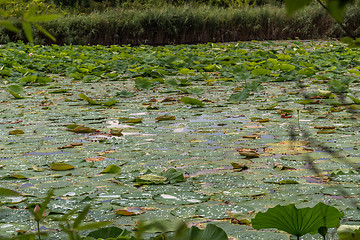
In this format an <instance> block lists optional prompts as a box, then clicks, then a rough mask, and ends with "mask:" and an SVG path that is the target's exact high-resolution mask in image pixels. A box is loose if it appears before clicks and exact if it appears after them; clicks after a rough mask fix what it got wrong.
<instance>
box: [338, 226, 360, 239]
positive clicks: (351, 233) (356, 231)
mask: <svg viewBox="0 0 360 240" xmlns="http://www.w3.org/2000/svg"><path fill="white" fill-rule="evenodd" d="M337 234H338V236H339V238H340V240H357V239H360V226H359V225H341V226H340V227H339V228H338V229H337Z"/></svg>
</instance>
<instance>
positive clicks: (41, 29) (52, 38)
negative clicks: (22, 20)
mask: <svg viewBox="0 0 360 240" xmlns="http://www.w3.org/2000/svg"><path fill="white" fill-rule="evenodd" d="M33 25H34V26H35V27H36V28H37V29H38V30H39V31H40V32H42V33H43V34H44V35H45V36H47V37H48V38H50V39H51V40H53V41H54V42H56V38H55V37H54V36H53V35H51V34H50V33H49V32H48V31H46V30H45V29H44V28H43V27H42V26H40V25H39V24H36V23H33Z"/></svg>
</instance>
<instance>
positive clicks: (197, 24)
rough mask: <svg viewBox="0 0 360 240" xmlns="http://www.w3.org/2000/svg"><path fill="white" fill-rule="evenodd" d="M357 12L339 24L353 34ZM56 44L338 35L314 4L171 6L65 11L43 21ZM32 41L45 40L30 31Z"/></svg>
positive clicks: (11, 37)
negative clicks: (289, 10) (293, 10)
mask: <svg viewBox="0 0 360 240" xmlns="http://www.w3.org/2000/svg"><path fill="white" fill-rule="evenodd" d="M359 18H360V16H359V13H358V11H357V8H352V10H350V11H349V12H348V14H347V18H346V20H345V24H346V25H347V26H349V29H350V30H351V31H352V32H354V33H355V34H357V33H358V32H359V30H358V24H356V23H358V22H359V21H358V20H357V19H359ZM43 26H44V27H45V28H46V29H47V30H48V31H49V32H50V33H52V34H53V35H54V36H55V37H56V39H57V42H56V43H57V44H90V45H95V44H103V45H112V44H132V45H139V44H150V45H165V44H180V43H202V42H230V41H247V40H274V39H294V38H299V39H317V38H339V37H342V36H344V33H343V31H342V30H341V29H340V27H339V26H338V25H337V24H336V23H334V21H333V20H332V19H331V18H330V17H329V16H328V14H327V13H326V12H325V11H324V10H322V9H320V8H319V7H314V6H312V7H309V8H307V9H305V10H304V11H301V12H299V13H298V14H296V15H295V16H292V17H288V16H287V14H286V12H285V9H284V8H279V7H275V6H261V7H252V8H242V9H241V8H239V9H235V8H226V9H224V8H220V7H214V6H206V5H203V6H197V7H193V6H189V5H183V6H172V5H167V6H166V7H164V8H161V9H159V8H146V9H140V10H139V9H129V8H128V9H117V10H114V9H113V10H108V11H105V12H101V13H100V12H93V13H91V14H83V15H66V16H64V17H62V18H59V19H57V20H56V21H52V22H49V23H46V24H44V25H43ZM34 34H35V36H36V41H35V43H37V44H51V43H53V42H51V40H50V39H48V38H46V37H45V36H43V35H42V34H41V33H39V32H36V31H35V30H34ZM17 40H23V41H26V40H25V37H24V35H23V33H17V34H14V33H11V32H8V31H6V30H3V29H2V30H1V36H0V42H1V43H6V42H9V41H17Z"/></svg>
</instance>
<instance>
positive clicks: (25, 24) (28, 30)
mask: <svg viewBox="0 0 360 240" xmlns="http://www.w3.org/2000/svg"><path fill="white" fill-rule="evenodd" d="M22 28H23V30H24V33H25V36H26V39H27V40H28V41H29V42H31V43H32V42H33V41H34V38H33V34H32V30H31V24H30V23H28V22H25V21H24V22H22Z"/></svg>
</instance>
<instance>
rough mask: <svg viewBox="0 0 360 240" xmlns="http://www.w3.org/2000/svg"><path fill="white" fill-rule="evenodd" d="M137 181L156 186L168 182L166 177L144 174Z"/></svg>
mask: <svg viewBox="0 0 360 240" xmlns="http://www.w3.org/2000/svg"><path fill="white" fill-rule="evenodd" d="M137 179H138V180H140V181H145V182H149V183H154V184H162V183H164V182H165V181H166V180H167V178H166V177H163V176H160V175H155V174H144V175H141V176H139V177H138V178H137Z"/></svg>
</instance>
